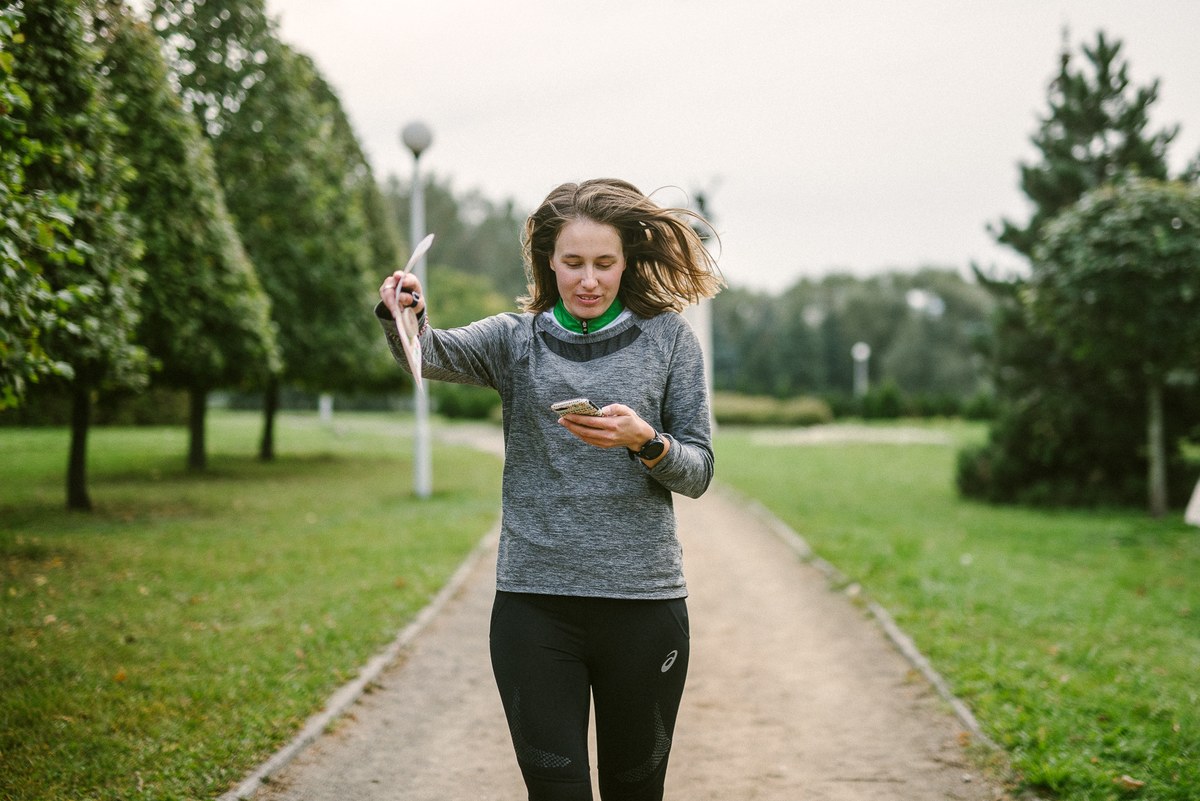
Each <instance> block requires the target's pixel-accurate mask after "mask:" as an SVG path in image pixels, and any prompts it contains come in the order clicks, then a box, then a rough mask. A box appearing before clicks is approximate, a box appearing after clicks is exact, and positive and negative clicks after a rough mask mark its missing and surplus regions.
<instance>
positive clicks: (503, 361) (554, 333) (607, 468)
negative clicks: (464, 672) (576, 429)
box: [376, 304, 713, 599]
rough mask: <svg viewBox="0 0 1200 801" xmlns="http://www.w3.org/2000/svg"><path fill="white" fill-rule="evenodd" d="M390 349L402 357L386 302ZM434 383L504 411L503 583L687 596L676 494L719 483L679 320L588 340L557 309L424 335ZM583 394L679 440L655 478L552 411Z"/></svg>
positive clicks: (587, 592) (623, 322) (693, 352)
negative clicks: (493, 395) (585, 438)
mask: <svg viewBox="0 0 1200 801" xmlns="http://www.w3.org/2000/svg"><path fill="white" fill-rule="evenodd" d="M376 317H377V318H378V319H379V320H380V323H381V325H382V326H383V330H384V332H385V334H386V336H387V339H388V343H389V345H390V347H391V350H392V354H393V356H394V357H395V358H396V360H397V361H398V362H399V363H400V364H401V365H402V366H403V365H405V359H404V354H403V349H402V346H401V344H400V341H399V338H398V337H397V334H396V329H395V324H394V323H393V322H392V318H391V316H390V315H389V313H388V312H387V310H386V308H384V307H383V306H382V304H380V305H379V306H377V307H376ZM421 349H422V353H423V365H422V373H423V375H424V376H425V377H427V378H430V379H434V380H442V381H451V382H456V383H463V384H474V385H477V386H483V387H491V388H493V389H495V390H497V391H498V392H499V393H500V397H501V400H502V408H503V414H504V443H505V458H504V477H503V490H502V493H503V494H502V501H503V509H502V519H501V532H500V545H499V557H498V560H497V565H496V581H497V588H498V589H500V590H505V591H510V592H529V593H542V594H552V595H580V596H593V597H606V598H629V599H661V598H681V597H684V596H686V595H687V586H686V583H685V581H684V577H683V566H682V554H681V549H680V545H679V541H678V539H677V538H676V525H675V514H674V508H673V506H672V493H676V492H677V493H681V494H683V495H686V496H689V497H693V498H694V497H699V496H700V495H701V494H702V493H703V492H704V491H705V490H706V489H707V488H708V485H709V482H710V481H711V479H712V475H713V452H712V443H711V427H710V416H709V405H708V403H709V401H708V391H707V386H706V382H705V378H704V367H703V359H702V355H701V351H700V345H699V341H698V340H697V338H696V336H695V334H694V333H693V331H692V329H691V328H690V327H689V326H688V324H687V323H686V322H685V321H684V319H683V318H682V316H681V315H679V314H676V313H673V312H666V313H662V314H659V315H656V316H654V317H651V318H643V317H638V316H636V315H633V314H625V315H622V316H621V317H620V318H618V319H617V320H616V321H615V322H613V323H611V324H609V325H607V326H605V327H604V328H602V329H601V330H600V331H597V332H595V333H590V334H577V333H572V332H570V331H567V330H565V329H564V328H562V327H561V326H559V325H558V324H557V323H556V322H555V321H554V319H553V316H552V315H551V314H549V313H544V314H500V315H496V316H493V317H488V318H485V319H483V320H480V321H478V322H475V323H472V324H471V325H468V326H465V327H462V328H453V329H442V330H439V329H434V328H427V329H426V330H425V331H424V332H423V333H422V335H421ZM574 397H587V398H590V399H591V400H592V401H593V402H594V403H596V405H598V406H601V407H603V406H605V405H607V404H609V403H623V404H625V405H626V406H629V407H631V408H632V409H634V410H635V411H636V412H637V413H638V415H639V416H641V418H642V419H643V420H645V421H646V422H647V423H648V424H650V425H651V426H653V427H654V429H655V430H656V431H658V432H659V433H660V434H662V435H664V437H669V438H670V440H671V442H670V447H669V449H668V450H667V453H666V455H665V456H664V457H663V458H662V459H661V460H660V461H659V462H658V463H657V464H655V466H654V468H653V469H648V468H646V467H645V465H643V464H642V462H641V461H640V460H638V459H631V458H630V457H629V451H628V450H627V449H625V448H610V449H604V448H597V447H594V446H591V445H588V444H586V443H584V442H582V441H580V440H578V439H577V438H576V437H574V436H573V435H572V434H571V433H570V432H568V431H567V430H566V429H564V428H563V427H562V426H561V425H559V424H558V422H557V419H558V416H557V415H556V414H555V413H554V412H553V411H551V409H550V405H551V404H552V403H554V402H556V401H560V400H565V399H567V398H574Z"/></svg>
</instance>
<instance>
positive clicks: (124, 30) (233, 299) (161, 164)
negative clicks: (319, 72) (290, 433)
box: [97, 0, 279, 469]
mask: <svg viewBox="0 0 1200 801" xmlns="http://www.w3.org/2000/svg"><path fill="white" fill-rule="evenodd" d="M97 19H98V23H99V24H98V28H99V32H100V35H101V38H100V41H101V43H102V44H103V45H104V46H105V55H104V67H105V70H106V73H107V75H108V76H109V80H110V82H111V84H112V89H113V94H114V96H115V97H117V98H119V100H120V102H119V103H118V104H117V108H118V115H119V117H120V118H121V121H122V122H123V123H124V126H123V132H122V133H121V135H120V136H119V137H118V139H117V144H118V146H119V147H120V149H121V151H122V152H123V153H125V154H126V155H127V156H128V157H129V159H130V161H131V163H132V165H133V167H134V168H135V170H136V171H137V172H136V177H135V178H134V180H133V182H132V183H131V185H130V211H132V212H133V213H135V214H136V215H138V217H139V218H140V219H141V221H142V240H143V242H144V243H145V253H144V254H143V257H142V269H143V270H144V271H145V272H146V273H147V275H148V279H149V280H148V281H147V283H146V285H145V287H144V289H143V292H142V304H141V306H142V319H141V323H140V325H139V326H138V340H139V341H140V342H141V343H142V344H143V345H145V346H146V348H147V349H148V350H149V352H150V354H151V356H153V357H154V358H155V359H156V360H157V361H158V363H159V370H158V372H157V373H156V375H155V381H156V382H159V383H162V384H164V385H166V386H170V387H175V388H179V389H185V390H187V391H188V393H189V395H190V398H191V402H190V404H189V405H190V416H189V447H188V465H189V467H191V468H193V469H202V468H204V467H205V465H206V462H207V456H206V452H205V437H204V434H205V412H206V409H207V405H208V404H207V398H208V393H209V392H210V391H211V390H212V389H214V388H217V387H222V386H232V385H237V384H239V383H245V382H251V383H255V384H257V385H260V386H261V385H262V384H263V383H264V380H265V378H266V376H268V375H269V374H271V373H272V372H274V371H277V370H278V366H279V364H278V363H279V358H278V354H277V344H276V341H275V332H274V328H273V327H272V324H271V319H270V302H269V300H268V298H267V295H266V293H264V292H263V289H262V286H261V285H260V284H259V281H258V276H257V275H256V274H255V272H254V268H253V265H251V263H250V261H249V259H248V258H247V257H246V254H245V251H244V250H243V248H242V243H241V239H240V238H239V237H238V234H237V231H236V229H235V228H234V225H233V220H232V218H231V217H230V215H229V212H228V211H227V210H226V207H225V199H224V195H223V193H222V191H221V187H220V184H219V182H218V180H217V176H216V170H215V167H214V165H213V160H212V155H211V152H210V149H209V145H208V142H207V140H205V139H204V137H203V135H202V134H201V133H200V130H199V128H198V126H197V124H196V122H195V120H194V119H193V118H192V117H191V115H189V114H187V113H186V112H185V111H184V110H183V107H182V105H181V103H180V101H179V98H178V96H177V95H176V94H175V92H174V90H173V89H172V88H171V86H170V83H169V81H168V75H167V68H166V65H165V64H164V62H163V59H162V55H161V52H160V46H159V45H160V43H159V40H158V38H157V37H156V36H155V35H154V33H153V32H152V31H151V30H150V29H149V27H148V26H147V25H146V24H145V23H143V22H141V21H138V20H135V19H133V18H132V17H130V16H129V15H128V13H127V12H126V11H125V10H124V7H123V3H121V2H112V1H111V0H110V2H108V3H107V4H106V6H105V7H104V11H103V13H102V14H100V15H99V16H98V18H97Z"/></svg>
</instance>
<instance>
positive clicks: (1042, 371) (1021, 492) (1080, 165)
mask: <svg viewBox="0 0 1200 801" xmlns="http://www.w3.org/2000/svg"><path fill="white" fill-rule="evenodd" d="M1082 52H1083V55H1084V62H1083V64H1082V65H1079V66H1077V60H1076V58H1075V57H1074V55H1073V54H1072V53H1070V52H1069V51H1068V50H1067V48H1066V47H1065V46H1064V49H1063V52H1062V55H1061V58H1060V61H1059V69H1058V73H1057V75H1056V76H1055V78H1054V79H1053V80H1052V81H1051V83H1050V85H1049V89H1048V91H1047V101H1048V106H1049V108H1048V111H1047V113H1046V114H1045V116H1044V117H1043V118H1042V119H1041V121H1040V123H1039V126H1038V130H1037V133H1036V134H1035V135H1034V137H1033V139H1032V141H1033V144H1034V145H1035V147H1036V148H1037V149H1038V151H1039V153H1040V154H1041V155H1040V160H1038V161H1037V162H1034V163H1030V164H1022V165H1020V169H1021V187H1022V189H1023V191H1024V192H1025V193H1026V195H1027V196H1028V197H1029V198H1030V200H1031V201H1032V202H1033V204H1034V211H1033V213H1032V215H1031V217H1030V219H1029V221H1028V222H1027V223H1026V224H1025V225H1023V226H1022V225H1018V224H1016V223H1013V222H1011V221H1009V220H1004V221H1003V222H1002V225H1001V227H1000V229H999V230H997V229H996V228H994V227H993V228H992V232H993V234H994V235H995V236H996V238H997V240H998V241H1000V242H1002V243H1004V244H1007V245H1009V246H1011V247H1013V248H1014V249H1015V250H1016V251H1017V252H1019V253H1021V254H1022V255H1025V256H1027V257H1028V256H1031V255H1032V253H1033V249H1034V247H1035V245H1036V243H1037V241H1038V238H1039V236H1040V235H1041V231H1042V229H1043V228H1044V227H1045V225H1046V223H1047V222H1048V221H1049V220H1051V219H1053V218H1054V216H1055V215H1056V214H1058V213H1059V212H1061V211H1062V210H1064V209H1066V208H1068V207H1069V206H1071V205H1072V204H1073V203H1074V202H1076V201H1077V200H1078V199H1079V197H1080V196H1081V195H1082V194H1084V193H1085V192H1087V191H1089V190H1091V189H1095V188H1097V187H1099V186H1101V185H1103V184H1105V183H1107V182H1110V181H1112V180H1114V179H1116V178H1119V177H1121V176H1123V175H1129V174H1136V175H1141V176H1143V177H1148V178H1155V179H1161V178H1164V177H1166V175H1167V172H1168V167H1167V162H1166V150H1167V147H1168V145H1169V144H1170V142H1171V141H1172V140H1173V138H1174V137H1175V135H1176V133H1177V128H1169V129H1164V130H1161V131H1157V132H1151V131H1149V111H1150V108H1151V106H1152V105H1153V103H1154V101H1155V99H1156V98H1157V96H1158V81H1154V82H1152V83H1150V84H1149V85H1148V86H1145V87H1141V88H1137V87H1134V86H1133V84H1132V82H1131V79H1130V77H1129V65H1128V63H1127V62H1126V61H1125V60H1124V58H1123V57H1122V55H1121V44H1120V42H1118V41H1110V40H1109V39H1108V38H1107V37H1106V36H1105V35H1104V34H1103V33H1102V32H1101V33H1098V34H1097V36H1096V40H1095V45H1094V46H1090V47H1089V46H1084V47H1083V48H1082ZM975 272H976V275H977V277H978V278H979V279H980V282H981V283H982V284H983V285H984V286H986V287H987V288H988V289H989V290H990V291H991V292H992V294H993V296H994V297H995V299H996V312H995V319H994V323H993V331H994V335H993V337H992V345H991V347H992V350H991V353H990V354H988V355H989V356H990V360H991V363H992V383H993V385H994V387H995V391H996V396H997V402H998V405H999V411H998V414H997V417H996V420H995V422H994V424H993V426H992V428H991V431H990V432H989V437H988V443H987V444H986V445H985V446H984V447H982V448H975V449H971V450H970V451H968V452H964V453H963V454H962V455H960V459H959V487H960V489H961V490H962V491H964V492H966V493H968V494H971V495H976V496H979V497H984V498H987V499H989V500H993V501H1028V502H1040V503H1066V504H1093V503H1099V502H1106V503H1112V502H1118V503H1124V502H1133V501H1135V499H1136V498H1137V497H1138V493H1137V487H1138V484H1139V481H1138V479H1137V477H1136V474H1134V473H1131V472H1130V469H1131V465H1130V463H1129V461H1128V459H1127V458H1125V457H1124V454H1128V453H1129V452H1130V449H1131V448H1134V447H1136V445H1137V443H1138V442H1139V441H1140V437H1137V436H1136V435H1135V434H1134V433H1133V432H1131V431H1130V430H1129V428H1128V426H1126V425H1123V423H1124V422H1125V421H1127V420H1128V419H1129V418H1130V415H1131V414H1135V415H1136V414H1139V406H1140V404H1141V402H1142V399H1141V398H1140V397H1139V396H1138V395H1136V394H1133V393H1131V392H1130V388H1129V387H1128V386H1126V385H1122V384H1120V383H1114V382H1113V380H1112V376H1111V375H1110V374H1109V373H1108V372H1107V371H1097V370H1096V369H1095V367H1094V366H1093V365H1090V364H1086V363H1083V362H1080V361H1078V360H1076V359H1073V358H1071V357H1070V355H1069V354H1067V353H1064V352H1062V351H1061V350H1060V348H1059V346H1058V345H1059V343H1058V342H1057V341H1056V340H1055V339H1054V338H1053V337H1051V336H1050V335H1049V334H1047V333H1046V332H1045V331H1044V330H1042V329H1040V328H1035V327H1033V326H1032V325H1031V324H1030V320H1029V317H1028V314H1027V311H1026V309H1025V308H1024V306H1023V303H1022V294H1023V292H1024V290H1025V281H1024V280H1022V279H1019V278H1018V279H1004V278H999V277H995V276H987V275H985V274H984V273H983V271H982V270H980V269H979V268H978V267H976V268H975Z"/></svg>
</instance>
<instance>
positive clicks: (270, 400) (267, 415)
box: [258, 376, 279, 462]
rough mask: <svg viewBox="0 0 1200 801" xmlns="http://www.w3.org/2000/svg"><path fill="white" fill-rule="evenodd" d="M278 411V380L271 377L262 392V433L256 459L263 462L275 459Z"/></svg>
mask: <svg viewBox="0 0 1200 801" xmlns="http://www.w3.org/2000/svg"><path fill="white" fill-rule="evenodd" d="M278 410H279V379H277V378H275V377H274V376H272V377H271V378H268V379H267V388H266V390H264V392H263V432H262V444H261V445H260V447H259V449H258V458H259V459H261V460H262V461H264V462H270V461H274V459H275V412H277V411H278Z"/></svg>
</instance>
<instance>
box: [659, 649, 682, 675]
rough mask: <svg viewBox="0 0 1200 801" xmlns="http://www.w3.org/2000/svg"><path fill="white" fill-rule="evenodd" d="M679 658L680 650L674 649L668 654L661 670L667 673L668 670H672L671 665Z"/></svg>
mask: <svg viewBox="0 0 1200 801" xmlns="http://www.w3.org/2000/svg"><path fill="white" fill-rule="evenodd" d="M677 658H679V652H678V651H672V652H671V653H669V654H667V661H666V662H663V663H662V668H660V671H661V672H663V673H666V672H667V671H668V670H670V669H671V666H672V665H674V664H675V660H676V659H677Z"/></svg>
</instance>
